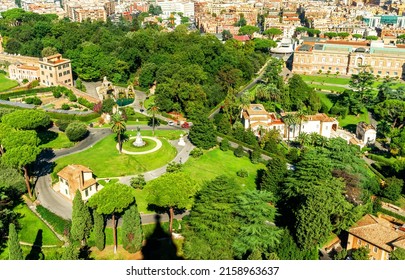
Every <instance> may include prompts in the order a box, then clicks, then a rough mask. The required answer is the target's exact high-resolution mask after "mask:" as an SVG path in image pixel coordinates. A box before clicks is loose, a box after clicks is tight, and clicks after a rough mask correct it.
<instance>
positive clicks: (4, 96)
mask: <svg viewBox="0 0 405 280" xmlns="http://www.w3.org/2000/svg"><path fill="white" fill-rule="evenodd" d="M53 89H54V87H47V88H35V89H27V90H19V91H13V92H9V93H4V94H0V99H1V100H10V98H17V97H21V96H30V95H36V94H37V93H42V92H49V91H52V90H53Z"/></svg>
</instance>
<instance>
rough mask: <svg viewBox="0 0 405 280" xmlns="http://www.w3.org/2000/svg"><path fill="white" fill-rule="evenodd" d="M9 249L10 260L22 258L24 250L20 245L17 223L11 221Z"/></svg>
mask: <svg viewBox="0 0 405 280" xmlns="http://www.w3.org/2000/svg"><path fill="white" fill-rule="evenodd" d="M8 250H9V257H8V259H9V260H22V259H23V252H22V249H21V246H20V239H19V238H18V234H17V231H16V229H15V225H14V224H13V223H10V225H9V230H8Z"/></svg>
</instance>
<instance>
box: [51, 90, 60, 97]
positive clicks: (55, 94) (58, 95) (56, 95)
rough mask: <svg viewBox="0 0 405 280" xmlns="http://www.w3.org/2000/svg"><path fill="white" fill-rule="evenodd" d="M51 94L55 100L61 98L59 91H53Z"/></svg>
mask: <svg viewBox="0 0 405 280" xmlns="http://www.w3.org/2000/svg"><path fill="white" fill-rule="evenodd" d="M52 94H53V97H55V98H60V97H61V96H62V93H60V92H59V91H54V92H52Z"/></svg>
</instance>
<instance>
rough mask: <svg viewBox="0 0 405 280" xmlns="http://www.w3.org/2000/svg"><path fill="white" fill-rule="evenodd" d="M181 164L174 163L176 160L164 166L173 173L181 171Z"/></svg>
mask: <svg viewBox="0 0 405 280" xmlns="http://www.w3.org/2000/svg"><path fill="white" fill-rule="evenodd" d="M182 167H183V165H182V164H181V163H176V162H169V164H168V165H167V167H166V172H168V173H174V172H178V171H181V169H182Z"/></svg>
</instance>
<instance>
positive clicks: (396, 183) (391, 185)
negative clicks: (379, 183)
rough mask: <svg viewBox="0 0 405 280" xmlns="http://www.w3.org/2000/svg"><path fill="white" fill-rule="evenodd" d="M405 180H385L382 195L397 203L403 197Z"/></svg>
mask: <svg viewBox="0 0 405 280" xmlns="http://www.w3.org/2000/svg"><path fill="white" fill-rule="evenodd" d="M403 186H404V180H402V179H398V178H397V177H390V178H387V179H386V180H385V186H384V188H383V190H382V195H383V196H384V197H386V198H388V199H390V200H392V201H396V200H398V199H399V198H400V197H401V193H402V188H403Z"/></svg>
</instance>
